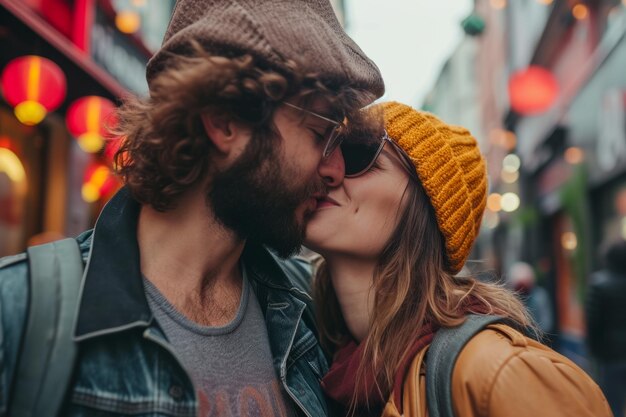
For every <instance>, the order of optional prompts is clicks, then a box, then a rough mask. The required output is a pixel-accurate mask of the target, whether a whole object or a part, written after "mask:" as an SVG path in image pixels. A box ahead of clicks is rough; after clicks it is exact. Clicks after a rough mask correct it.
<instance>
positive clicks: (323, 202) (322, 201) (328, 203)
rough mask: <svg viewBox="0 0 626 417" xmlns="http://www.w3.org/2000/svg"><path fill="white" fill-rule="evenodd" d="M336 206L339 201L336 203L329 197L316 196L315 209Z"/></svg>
mask: <svg viewBox="0 0 626 417" xmlns="http://www.w3.org/2000/svg"><path fill="white" fill-rule="evenodd" d="M336 206H339V203H337V202H336V201H335V200H333V199H332V198H330V197H320V198H317V207H316V210H319V209H322V208H326V207H336Z"/></svg>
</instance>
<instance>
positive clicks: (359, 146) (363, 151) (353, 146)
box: [341, 132, 416, 178]
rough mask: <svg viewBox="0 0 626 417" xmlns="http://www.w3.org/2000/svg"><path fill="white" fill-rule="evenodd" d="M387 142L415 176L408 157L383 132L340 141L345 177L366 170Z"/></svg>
mask: <svg viewBox="0 0 626 417" xmlns="http://www.w3.org/2000/svg"><path fill="white" fill-rule="evenodd" d="M386 142H389V143H390V144H391V145H392V146H393V148H394V149H395V150H396V152H397V153H398V156H399V157H400V160H401V162H402V165H404V167H405V169H406V170H407V171H408V172H409V173H410V174H411V175H413V176H415V175H416V174H415V167H414V166H413V163H411V162H409V161H410V158H409V157H408V155H407V154H406V153H405V152H404V150H402V148H400V147H399V146H398V145H396V143H395V142H394V141H393V140H392V139H391V138H390V137H389V135H388V134H387V132H385V133H384V134H383V135H382V136H381V137H379V138H375V139H372V140H368V139H363V138H358V139H356V138H355V139H354V140H352V139H346V140H344V141H343V142H342V143H341V153H342V154H343V160H344V164H345V176H346V177H347V178H352V177H358V176H359V175H363V174H364V173H365V172H367V171H368V170H369V169H370V168H371V167H372V165H374V162H376V158H378V156H379V155H380V153H381V152H382V150H383V148H384V147H385V143H386Z"/></svg>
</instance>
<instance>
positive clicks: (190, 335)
mask: <svg viewBox="0 0 626 417" xmlns="http://www.w3.org/2000/svg"><path fill="white" fill-rule="evenodd" d="M242 271H243V276H244V279H243V289H242V294H241V301H240V305H239V309H238V311H237V315H236V317H235V319H234V320H233V321H232V322H230V323H228V324H227V325H225V326H221V327H209V326H201V325H199V324H197V323H195V322H193V321H191V320H189V319H187V318H186V317H185V316H184V315H183V314H181V313H180V312H179V311H177V310H176V309H175V308H174V306H172V305H171V304H170V303H169V302H168V301H167V299H166V298H165V297H164V296H163V294H161V293H160V292H159V290H158V289H157V288H156V287H155V286H154V285H153V284H152V283H151V282H150V281H149V280H148V279H145V278H144V288H145V291H146V296H147V299H148V304H149V305H150V309H151V310H152V312H153V314H154V316H155V318H156V320H157V322H158V323H159V325H160V326H161V328H162V329H163V331H164V332H165V335H166V336H167V339H168V340H169V341H170V343H171V344H172V346H173V347H174V350H175V352H176V354H177V356H178V357H179V358H180V360H181V362H182V364H183V366H184V367H185V368H186V370H187V372H188V373H189V374H190V375H191V378H192V379H193V382H194V384H195V386H196V389H197V391H198V392H197V395H198V401H199V413H198V416H200V417H213V416H216V417H217V416H220V417H231V416H232V417H239V416H241V417H291V416H294V415H295V413H294V410H293V405H292V401H291V399H290V398H289V396H288V394H287V393H286V392H285V391H284V389H283V388H282V386H281V384H280V382H279V380H278V378H277V377H276V372H275V371H274V367H273V366H272V354H271V352H270V345H269V340H268V336H267V329H266V327H265V319H264V317H263V313H262V312H261V308H260V306H259V303H258V301H257V299H256V297H255V296H254V293H252V292H251V291H250V285H249V283H248V279H247V277H246V273H245V268H243V267H242Z"/></svg>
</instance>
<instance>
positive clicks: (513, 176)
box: [500, 170, 519, 184]
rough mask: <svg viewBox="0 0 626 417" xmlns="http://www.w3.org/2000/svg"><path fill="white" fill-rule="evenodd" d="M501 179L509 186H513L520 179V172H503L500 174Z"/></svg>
mask: <svg viewBox="0 0 626 417" xmlns="http://www.w3.org/2000/svg"><path fill="white" fill-rule="evenodd" d="M500 178H501V179H502V181H504V182H505V183H507V184H513V183H514V182H515V181H517V180H518V179H519V171H515V172H509V171H506V170H502V172H501V173H500Z"/></svg>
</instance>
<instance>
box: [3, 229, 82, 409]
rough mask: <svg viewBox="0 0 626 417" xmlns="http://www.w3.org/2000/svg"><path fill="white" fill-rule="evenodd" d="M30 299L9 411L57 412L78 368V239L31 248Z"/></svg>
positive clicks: (80, 263) (79, 274) (79, 278)
mask: <svg viewBox="0 0 626 417" xmlns="http://www.w3.org/2000/svg"><path fill="white" fill-rule="evenodd" d="M27 253H28V261H29V268H30V302H29V310H28V319H27V320H28V321H27V324H26V331H25V334H24V340H23V343H22V352H21V355H20V358H19V360H18V363H17V366H16V370H17V373H16V378H15V385H14V387H13V393H12V400H11V404H10V412H9V415H10V416H13V417H35V416H44V415H47V416H56V415H57V414H58V413H59V411H60V408H61V406H62V404H63V400H64V398H65V392H66V390H67V387H68V385H69V381H70V379H71V377H72V372H73V369H74V366H73V365H74V362H75V359H76V353H77V348H76V345H75V342H74V341H73V339H72V324H73V321H74V316H75V314H76V309H77V306H78V291H79V286H80V282H81V280H82V275H83V260H82V256H81V252H80V248H79V247H78V243H77V242H76V240H74V239H64V240H61V241H57V242H52V243H48V244H45V245H39V246H33V247H30V248H28V249H27Z"/></svg>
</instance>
